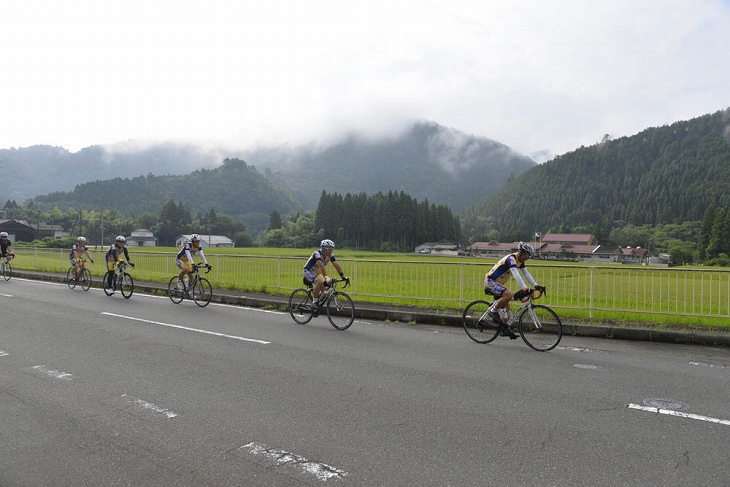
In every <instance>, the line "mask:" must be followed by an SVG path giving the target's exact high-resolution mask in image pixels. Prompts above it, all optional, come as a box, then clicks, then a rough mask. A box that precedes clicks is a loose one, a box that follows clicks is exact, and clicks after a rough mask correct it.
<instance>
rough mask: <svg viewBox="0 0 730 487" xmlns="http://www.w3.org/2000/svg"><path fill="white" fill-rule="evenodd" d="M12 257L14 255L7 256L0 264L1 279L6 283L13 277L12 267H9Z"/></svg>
mask: <svg viewBox="0 0 730 487" xmlns="http://www.w3.org/2000/svg"><path fill="white" fill-rule="evenodd" d="M13 257H15V254H8V256H7V257H6V258H5V259H3V261H2V263H0V272H2V275H3V279H5V280H6V281H9V280H10V278H11V277H12V276H13V266H11V265H10V261H11V260H13Z"/></svg>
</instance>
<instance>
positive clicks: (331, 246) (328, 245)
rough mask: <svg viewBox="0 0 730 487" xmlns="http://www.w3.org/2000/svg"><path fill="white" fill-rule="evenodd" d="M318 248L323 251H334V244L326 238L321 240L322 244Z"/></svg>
mask: <svg viewBox="0 0 730 487" xmlns="http://www.w3.org/2000/svg"><path fill="white" fill-rule="evenodd" d="M319 246H320V247H322V248H323V249H334V248H335V243H334V242H333V241H332V240H330V239H328V238H326V239H324V240H322V243H320V244H319Z"/></svg>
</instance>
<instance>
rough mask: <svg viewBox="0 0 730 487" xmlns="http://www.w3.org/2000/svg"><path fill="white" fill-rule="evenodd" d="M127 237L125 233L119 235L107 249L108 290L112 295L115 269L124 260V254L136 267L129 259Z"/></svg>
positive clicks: (131, 265)
mask: <svg viewBox="0 0 730 487" xmlns="http://www.w3.org/2000/svg"><path fill="white" fill-rule="evenodd" d="M126 242H127V239H126V238H124V235H119V236H117V238H116V239H114V243H113V244H111V245H110V246H109V250H107V251H106V256H105V258H106V268H107V270H109V272H107V274H106V279H107V281H106V290H107V292H108V293H109V294H110V295H111V294H114V269H115V268H116V266H117V264H118V263H120V262H122V254H124V258H125V259H127V263H128V264H129V266H130V267H134V264H132V261H130V260H129V250H127V243H126Z"/></svg>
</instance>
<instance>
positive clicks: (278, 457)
mask: <svg viewBox="0 0 730 487" xmlns="http://www.w3.org/2000/svg"><path fill="white" fill-rule="evenodd" d="M239 450H247V451H248V453H250V454H252V455H263V456H265V457H266V458H269V459H271V460H274V461H276V462H277V463H278V464H279V465H291V466H293V467H298V468H299V469H301V470H303V471H304V472H306V473H308V474H311V475H314V476H315V477H316V478H317V480H321V481H322V482H325V481H327V480H329V479H331V478H334V479H340V478H342V477H345V476H346V475H347V472H345V471H344V470H340V469H338V468H335V467H330V466H329V465H325V464H324V463H318V462H312V461H309V460H307V459H306V458H304V457H300V456H299V455H295V454H294V453H289V452H287V451H284V450H275V449H273V448H269V447H268V446H266V445H264V444H261V443H255V442H251V443H248V444H246V445H243V446H242V447H240V448H239Z"/></svg>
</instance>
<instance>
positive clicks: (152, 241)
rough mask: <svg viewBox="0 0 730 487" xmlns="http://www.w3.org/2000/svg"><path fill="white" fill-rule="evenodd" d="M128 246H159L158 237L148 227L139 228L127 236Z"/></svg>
mask: <svg viewBox="0 0 730 487" xmlns="http://www.w3.org/2000/svg"><path fill="white" fill-rule="evenodd" d="M127 246H128V247H157V237H155V235H154V234H153V233H152V232H151V231H150V230H147V229H146V228H138V229H137V230H133V231H132V235H130V236H129V237H127Z"/></svg>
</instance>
